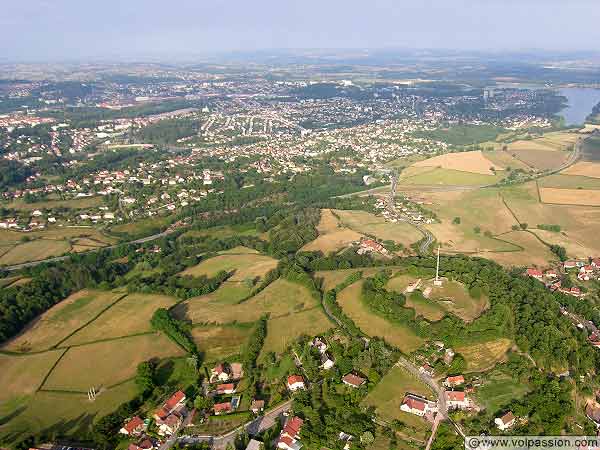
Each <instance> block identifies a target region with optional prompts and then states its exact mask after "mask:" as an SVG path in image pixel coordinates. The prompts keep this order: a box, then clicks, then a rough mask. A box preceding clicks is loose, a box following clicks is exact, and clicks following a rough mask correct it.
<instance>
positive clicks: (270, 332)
mask: <svg viewBox="0 0 600 450" xmlns="http://www.w3.org/2000/svg"><path fill="white" fill-rule="evenodd" d="M333 326H334V325H333V324H332V323H331V322H330V320H329V319H328V318H327V316H326V315H325V313H324V312H323V311H322V309H321V308H320V307H315V308H312V309H308V310H305V311H301V312H298V313H296V314H294V315H292V316H283V317H277V318H274V319H270V320H269V321H268V322H267V338H266V339H265V343H264V346H263V349H262V352H263V353H268V352H275V353H282V352H283V351H284V350H285V349H286V348H287V347H288V345H290V344H291V343H292V342H293V341H295V340H296V339H297V338H299V337H300V336H302V335H307V336H315V335H317V334H321V333H324V332H325V331H327V330H329V329H331V328H333Z"/></svg>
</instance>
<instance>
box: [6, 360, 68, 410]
mask: <svg viewBox="0 0 600 450" xmlns="http://www.w3.org/2000/svg"><path fill="white" fill-rule="evenodd" d="M63 351H64V350H54V351H50V352H44V353H36V354H33V355H25V356H10V355H2V354H0V383H1V384H2V389H0V403H3V402H8V401H10V400H11V399H17V398H19V397H22V396H26V395H31V394H33V393H34V392H35V391H36V390H37V388H39V387H40V384H41V383H42V380H43V379H44V377H45V376H46V374H47V373H48V371H49V370H50V369H51V368H52V366H53V365H54V363H55V362H56V360H57V359H58V358H59V357H60V355H61V353H62V352H63Z"/></svg>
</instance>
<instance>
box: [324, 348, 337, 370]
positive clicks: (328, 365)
mask: <svg viewBox="0 0 600 450" xmlns="http://www.w3.org/2000/svg"><path fill="white" fill-rule="evenodd" d="M333 366H335V362H334V361H333V358H332V357H331V356H329V354H328V353H327V352H325V353H321V368H322V369H324V370H329V369H331V368H332V367H333Z"/></svg>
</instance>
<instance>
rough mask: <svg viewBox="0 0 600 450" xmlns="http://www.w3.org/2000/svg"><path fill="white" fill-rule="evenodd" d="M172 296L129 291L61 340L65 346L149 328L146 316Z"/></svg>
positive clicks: (166, 305) (165, 305)
mask: <svg viewBox="0 0 600 450" xmlns="http://www.w3.org/2000/svg"><path fill="white" fill-rule="evenodd" d="M175 302H176V300H175V299H174V298H173V297H168V296H166V295H154V294H139V293H135V294H129V295H128V296H127V297H125V298H124V299H122V300H120V301H119V302H118V303H117V304H116V305H113V306H112V307H111V308H110V309H108V310H107V311H105V312H104V313H102V315H101V316H100V317H98V318H97V319H96V320H94V321H93V322H92V323H91V324H89V325H88V326H86V327H85V328H83V329H82V330H80V331H78V332H77V333H75V334H74V335H73V336H71V337H70V338H69V339H68V340H66V341H65V342H64V345H65V346H68V345H74V344H81V343H84V342H91V341H95V340H99V339H104V338H106V337H121V336H128V335H131V334H136V333H142V332H145V331H150V330H151V326H150V319H151V318H152V314H154V311H156V310H157V309H158V308H169V307H171V306H173V305H174V304H175Z"/></svg>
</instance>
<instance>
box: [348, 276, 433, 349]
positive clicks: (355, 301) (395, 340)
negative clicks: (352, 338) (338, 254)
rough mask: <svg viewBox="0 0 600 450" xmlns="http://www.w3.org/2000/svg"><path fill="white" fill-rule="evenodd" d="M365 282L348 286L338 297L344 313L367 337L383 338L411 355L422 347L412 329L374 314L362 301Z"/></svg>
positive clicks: (421, 340)
mask: <svg viewBox="0 0 600 450" xmlns="http://www.w3.org/2000/svg"><path fill="white" fill-rule="evenodd" d="M362 285H363V280H359V281H357V282H356V283H354V284H352V285H350V286H348V287H347V288H346V289H344V290H343V291H342V292H340V293H339V294H338V296H337V301H338V303H339V305H340V306H341V307H342V309H343V310H344V312H345V313H346V314H347V315H348V317H350V318H351V319H352V320H353V321H354V323H356V325H357V326H358V327H359V328H360V329H361V330H362V331H363V332H364V333H366V334H367V335H369V336H372V337H381V338H383V339H385V340H386V341H387V342H389V343H390V344H392V345H394V346H396V347H398V348H399V349H400V350H402V351H403V352H404V353H410V352H412V351H414V350H416V349H417V348H419V347H420V346H421V344H422V343H423V339H422V338H420V337H419V336H417V335H416V334H415V333H414V332H413V331H412V330H411V329H410V328H408V327H404V326H401V325H398V324H395V323H391V322H389V321H387V320H386V319H384V318H382V317H380V316H378V315H377V314H375V313H372V312H371V311H370V310H369V309H368V308H367V306H365V305H364V303H363V301H362V299H361V289H362Z"/></svg>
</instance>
